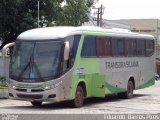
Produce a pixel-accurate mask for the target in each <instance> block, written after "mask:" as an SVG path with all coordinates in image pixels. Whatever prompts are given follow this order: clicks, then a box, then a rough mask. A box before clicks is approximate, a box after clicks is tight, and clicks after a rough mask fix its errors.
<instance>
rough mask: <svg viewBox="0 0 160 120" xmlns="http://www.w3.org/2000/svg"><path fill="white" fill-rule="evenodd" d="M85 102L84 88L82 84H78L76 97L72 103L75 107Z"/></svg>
mask: <svg viewBox="0 0 160 120" xmlns="http://www.w3.org/2000/svg"><path fill="white" fill-rule="evenodd" d="M83 102H84V90H83V88H82V87H81V86H78V87H77V89H76V94H75V98H74V100H73V101H72V105H73V107H75V108H79V107H81V106H83Z"/></svg>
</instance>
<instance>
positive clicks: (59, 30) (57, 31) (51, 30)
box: [17, 26, 154, 40]
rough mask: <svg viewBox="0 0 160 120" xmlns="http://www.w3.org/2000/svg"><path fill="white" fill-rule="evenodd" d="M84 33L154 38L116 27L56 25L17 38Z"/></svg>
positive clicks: (59, 36)
mask: <svg viewBox="0 0 160 120" xmlns="http://www.w3.org/2000/svg"><path fill="white" fill-rule="evenodd" d="M82 32H86V33H93V34H94V33H95V32H96V33H103V34H105V33H106V34H107V33H110V35H111V36H112V35H113V36H126V35H127V36H131V37H139V38H150V39H154V37H153V36H152V35H146V34H139V33H134V32H131V31H130V30H125V29H117V28H107V29H106V28H100V27H96V26H79V27H70V26H57V27H46V28H36V29H31V30H28V31H25V32H23V33H21V34H20V35H19V36H18V38H17V39H19V40H44V39H58V38H64V37H66V36H69V35H74V34H82Z"/></svg>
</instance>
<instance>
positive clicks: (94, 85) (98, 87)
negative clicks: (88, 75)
mask: <svg viewBox="0 0 160 120" xmlns="http://www.w3.org/2000/svg"><path fill="white" fill-rule="evenodd" d="M91 96H93V97H105V78H104V76H102V75H99V74H94V75H93V76H92V79H91Z"/></svg>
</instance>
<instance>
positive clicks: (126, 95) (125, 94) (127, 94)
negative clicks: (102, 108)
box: [118, 80, 134, 99]
mask: <svg viewBox="0 0 160 120" xmlns="http://www.w3.org/2000/svg"><path fill="white" fill-rule="evenodd" d="M133 90H134V84H133V82H132V81H131V80H129V81H128V84H127V91H126V92H123V93H118V96H119V97H120V98H125V99H130V98H132V97H133Z"/></svg>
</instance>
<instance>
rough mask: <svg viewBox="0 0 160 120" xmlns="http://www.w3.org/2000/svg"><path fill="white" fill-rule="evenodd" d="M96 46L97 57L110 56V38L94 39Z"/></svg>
mask: <svg viewBox="0 0 160 120" xmlns="http://www.w3.org/2000/svg"><path fill="white" fill-rule="evenodd" d="M96 45H97V56H99V57H101V56H102V57H104V56H111V55H112V51H111V47H112V46H111V38H109V37H97V39H96Z"/></svg>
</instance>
